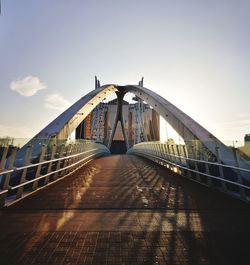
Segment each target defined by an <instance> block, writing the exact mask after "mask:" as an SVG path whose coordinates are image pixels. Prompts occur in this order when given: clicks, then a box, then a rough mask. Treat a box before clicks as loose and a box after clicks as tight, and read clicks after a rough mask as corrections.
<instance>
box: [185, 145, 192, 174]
mask: <svg viewBox="0 0 250 265" xmlns="http://www.w3.org/2000/svg"><path fill="white" fill-rule="evenodd" d="M183 153H184V156H185V157H186V166H187V168H189V169H191V167H190V163H189V160H188V152H187V149H186V146H185V145H183ZM187 177H188V178H191V177H192V175H191V172H190V171H189V170H187Z"/></svg>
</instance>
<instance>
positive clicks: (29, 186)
mask: <svg viewBox="0 0 250 265" xmlns="http://www.w3.org/2000/svg"><path fill="white" fill-rule="evenodd" d="M40 148H41V149H40V152H39V156H38V157H34V156H32V149H33V146H32V145H29V146H28V147H27V149H26V153H25V156H24V157H23V158H22V162H21V163H20V158H17V148H12V150H11V155H10V156H9V157H8V158H7V154H8V147H6V148H5V149H4V151H3V153H2V157H0V207H3V206H5V205H7V204H9V203H11V202H13V201H15V200H17V199H20V198H21V197H24V195H27V194H29V193H31V192H33V191H35V190H36V189H38V188H39V187H42V186H45V185H47V184H49V183H51V182H54V181H56V180H58V179H59V178H62V177H64V176H66V175H69V174H71V173H73V172H74V171H75V170H77V169H78V168H79V167H81V166H82V165H83V164H85V163H87V162H89V161H90V160H92V159H94V158H96V157H98V156H102V155H107V154H110V151H109V149H108V148H107V147H106V146H105V145H103V144H98V143H93V142H86V141H85V142H82V143H76V144H69V145H64V144H61V145H56V144H53V145H41V147H40ZM20 164H21V165H20ZM15 165H18V166H15Z"/></svg>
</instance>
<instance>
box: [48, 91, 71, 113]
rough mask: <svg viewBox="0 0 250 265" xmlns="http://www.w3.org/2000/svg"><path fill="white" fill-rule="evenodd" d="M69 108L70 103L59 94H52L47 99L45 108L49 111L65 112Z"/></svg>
mask: <svg viewBox="0 0 250 265" xmlns="http://www.w3.org/2000/svg"><path fill="white" fill-rule="evenodd" d="M69 106H70V103H69V101H68V100H66V99H65V98H63V97H62V96H61V95H59V94H51V95H48V96H47V97H46V98H45V107H46V108H47V109H55V110H65V109H67V108H68V107H69Z"/></svg>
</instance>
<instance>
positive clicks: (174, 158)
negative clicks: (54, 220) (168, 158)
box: [171, 144, 178, 164]
mask: <svg viewBox="0 0 250 265" xmlns="http://www.w3.org/2000/svg"><path fill="white" fill-rule="evenodd" d="M171 148H172V152H173V162H174V163H175V164H178V162H177V157H175V155H176V154H175V150H174V145H173V144H171Z"/></svg>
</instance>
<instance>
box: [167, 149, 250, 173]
mask: <svg viewBox="0 0 250 265" xmlns="http://www.w3.org/2000/svg"><path fill="white" fill-rule="evenodd" d="M164 154H165V155H168V156H173V157H178V158H182V159H185V160H190V161H194V162H198V163H204V164H210V165H215V166H222V167H227V168H232V169H236V170H241V171H245V172H249V173H250V169H246V168H241V167H235V166H230V165H225V164H222V163H217V162H210V161H206V160H199V159H195V158H189V157H185V156H177V155H173V154H169V153H164Z"/></svg>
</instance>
